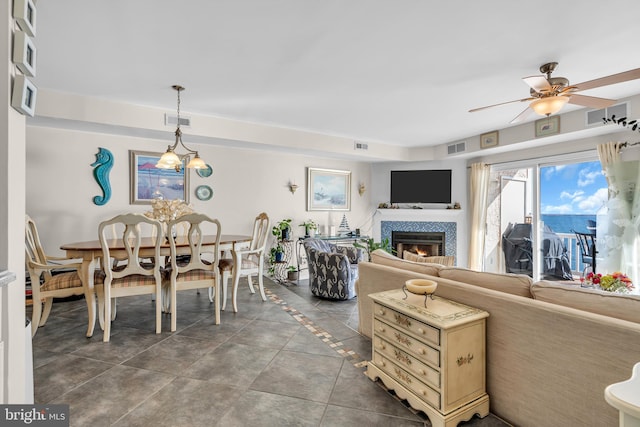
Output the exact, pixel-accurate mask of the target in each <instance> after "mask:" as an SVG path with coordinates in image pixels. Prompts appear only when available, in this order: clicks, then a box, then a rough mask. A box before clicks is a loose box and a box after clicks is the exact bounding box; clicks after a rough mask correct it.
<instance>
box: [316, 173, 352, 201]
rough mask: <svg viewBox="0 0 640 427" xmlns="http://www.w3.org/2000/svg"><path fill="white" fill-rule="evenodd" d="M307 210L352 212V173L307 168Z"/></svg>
mask: <svg viewBox="0 0 640 427" xmlns="http://www.w3.org/2000/svg"><path fill="white" fill-rule="evenodd" d="M307 210H308V211H348V210H351V172H350V171H343V170H336V169H319V168H307Z"/></svg>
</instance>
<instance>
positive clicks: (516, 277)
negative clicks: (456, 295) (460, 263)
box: [439, 267, 533, 298]
mask: <svg viewBox="0 0 640 427" xmlns="http://www.w3.org/2000/svg"><path fill="white" fill-rule="evenodd" d="M439 275H440V277H444V278H446V279H450V280H456V281H458V282H463V283H468V284H470V285H475V286H481V287H483V288H487V289H493V290H496V291H502V292H507V293H510V294H513V295H520V296H523V297H527V298H532V295H531V289H530V288H531V284H532V283H533V281H532V280H531V278H530V277H529V276H527V275H525V274H513V273H488V272H483V271H475V270H469V269H467V268H460V267H444V268H442V269H440V272H439Z"/></svg>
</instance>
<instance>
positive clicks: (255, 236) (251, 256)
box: [209, 212, 269, 313]
mask: <svg viewBox="0 0 640 427" xmlns="http://www.w3.org/2000/svg"><path fill="white" fill-rule="evenodd" d="M268 233H269V216H268V215H267V214H266V213H265V212H262V213H260V214H259V215H258V216H257V217H256V219H255V220H254V222H253V232H252V234H251V243H250V244H249V246H248V247H247V248H246V249H236V250H234V251H232V254H231V256H232V258H223V259H221V260H220V274H221V284H222V310H224V309H225V307H226V306H227V284H228V282H229V277H230V276H231V277H232V278H233V288H232V291H231V301H232V305H233V311H234V313H237V312H238V304H237V292H238V283H239V282H240V277H246V278H247V281H248V282H249V290H250V291H251V293H252V294H255V293H256V291H255V289H254V287H253V279H252V276H257V279H258V289H259V290H260V296H261V297H262V301H266V300H267V296H266V295H265V294H264V281H263V277H262V276H263V274H264V251H265V248H266V245H267V236H268ZM209 300H213V292H212V290H211V289H210V290H209Z"/></svg>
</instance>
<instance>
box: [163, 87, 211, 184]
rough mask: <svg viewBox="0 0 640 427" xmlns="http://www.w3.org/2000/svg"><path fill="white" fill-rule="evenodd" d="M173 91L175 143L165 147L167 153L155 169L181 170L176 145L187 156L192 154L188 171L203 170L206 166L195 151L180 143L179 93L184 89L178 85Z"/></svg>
mask: <svg viewBox="0 0 640 427" xmlns="http://www.w3.org/2000/svg"><path fill="white" fill-rule="evenodd" d="M172 87H173V89H175V90H176V91H177V92H178V120H177V121H178V127H177V128H176V132H175V135H176V141H175V142H174V143H173V145H169V146H167V151H166V152H165V153H164V154H163V155H162V157H160V160H158V163H156V167H157V168H160V169H175V170H176V171H180V170H181V169H182V160H181V159H180V156H178V155H177V154H176V152H175V150H176V148H178V145H181V146H182V148H184V149H185V150H186V151H187V153H188V154H193V158H192V159H191V160H190V161H189V163H188V164H187V168H189V169H205V168H206V167H207V164H206V163H205V162H204V160H202V159H201V158H200V155H199V154H198V151H197V150H192V149H190V148H189V147H187V146H186V145H184V142H182V131H181V130H180V92H181V91H183V90H184V87H182V86H180V85H173V86H172Z"/></svg>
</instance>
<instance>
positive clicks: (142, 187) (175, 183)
mask: <svg viewBox="0 0 640 427" xmlns="http://www.w3.org/2000/svg"><path fill="white" fill-rule="evenodd" d="M161 156H162V153H152V152H148V151H133V150H130V151H129V171H130V178H129V181H130V189H129V198H130V203H131V204H132V205H150V204H151V202H152V201H153V200H154V199H159V198H161V199H164V200H176V199H180V200H184V201H185V203H189V173H188V172H186V171H187V168H186V165H187V163H189V156H187V155H185V156H180V159H181V160H182V168H181V169H180V170H179V171H176V170H175V169H159V168H157V167H156V163H158V160H160V157H161Z"/></svg>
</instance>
